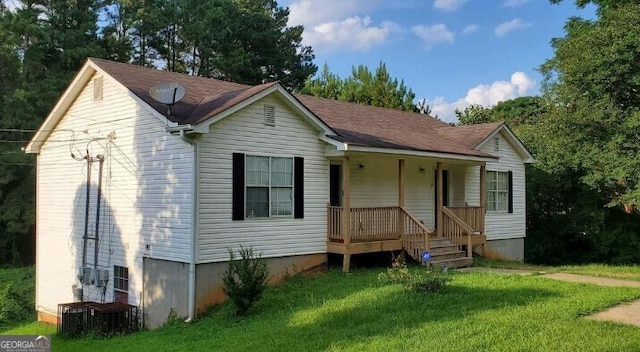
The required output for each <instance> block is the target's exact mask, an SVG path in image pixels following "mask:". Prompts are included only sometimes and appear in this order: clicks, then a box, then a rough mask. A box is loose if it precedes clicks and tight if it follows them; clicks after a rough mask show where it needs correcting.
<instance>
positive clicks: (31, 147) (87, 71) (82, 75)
mask: <svg viewBox="0 0 640 352" xmlns="http://www.w3.org/2000/svg"><path fill="white" fill-rule="evenodd" d="M95 72H96V69H95V67H93V65H92V63H91V61H90V60H87V61H86V62H85V63H84V65H83V66H82V68H81V69H80V71H79V72H78V74H77V75H76V77H75V78H74V79H73V81H71V83H70V84H69V86H67V89H65V91H64V93H63V94H62V96H61V97H60V98H59V99H58V102H57V103H56V105H55V106H54V107H53V109H52V110H51V112H50V113H49V115H48V116H47V118H46V119H45V120H44V122H43V123H42V125H41V126H40V128H39V129H38V131H37V132H36V134H35V135H34V136H33V138H31V140H30V141H29V144H27V146H26V147H24V152H25V153H27V154H37V153H40V148H41V147H42V145H43V144H44V142H46V140H47V138H49V135H50V134H51V132H52V131H53V129H54V128H55V126H56V125H57V124H58V122H59V121H60V119H61V118H62V116H64V113H65V112H66V111H67V109H68V108H69V107H70V106H71V104H73V101H75V99H76V97H77V96H78V94H80V91H81V90H82V87H84V86H85V85H86V84H87V82H89V80H90V79H91V76H93V75H94V74H95Z"/></svg>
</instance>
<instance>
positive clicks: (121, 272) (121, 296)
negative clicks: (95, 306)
mask: <svg viewBox="0 0 640 352" xmlns="http://www.w3.org/2000/svg"><path fill="white" fill-rule="evenodd" d="M113 297H114V301H116V302H120V303H129V268H127V267H124V266H117V265H115V266H114V267H113Z"/></svg>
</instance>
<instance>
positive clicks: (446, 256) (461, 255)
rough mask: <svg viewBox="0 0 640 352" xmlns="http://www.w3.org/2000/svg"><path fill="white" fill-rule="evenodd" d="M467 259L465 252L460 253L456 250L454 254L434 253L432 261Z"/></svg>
mask: <svg viewBox="0 0 640 352" xmlns="http://www.w3.org/2000/svg"><path fill="white" fill-rule="evenodd" d="M465 257H466V253H465V252H463V251H459V250H457V248H456V250H455V251H452V252H444V253H437V254H434V253H432V259H431V261H442V260H449V259H459V258H465ZM447 266H448V265H447Z"/></svg>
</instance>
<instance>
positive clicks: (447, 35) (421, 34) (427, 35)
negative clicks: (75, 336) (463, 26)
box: [411, 23, 455, 49]
mask: <svg viewBox="0 0 640 352" xmlns="http://www.w3.org/2000/svg"><path fill="white" fill-rule="evenodd" d="M411 30H412V31H413V33H414V34H415V35H417V36H418V38H420V39H422V41H424V43H425V45H426V47H427V49H429V48H432V47H433V46H434V45H436V44H439V43H450V44H451V43H453V40H454V37H455V34H453V32H451V31H450V30H449V29H448V28H447V26H445V25H444V24H442V23H439V24H434V25H433V26H423V25H420V26H413V27H411Z"/></svg>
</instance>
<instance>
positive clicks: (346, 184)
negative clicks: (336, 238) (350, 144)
mask: <svg viewBox="0 0 640 352" xmlns="http://www.w3.org/2000/svg"><path fill="white" fill-rule="evenodd" d="M350 174H351V170H350V168H349V157H348V156H345V157H344V159H343V160H342V235H343V238H344V244H345V246H346V248H345V254H344V257H343V261H342V271H343V272H345V273H348V272H349V266H350V264H351V254H350V252H349V244H350V243H351V176H350Z"/></svg>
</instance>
